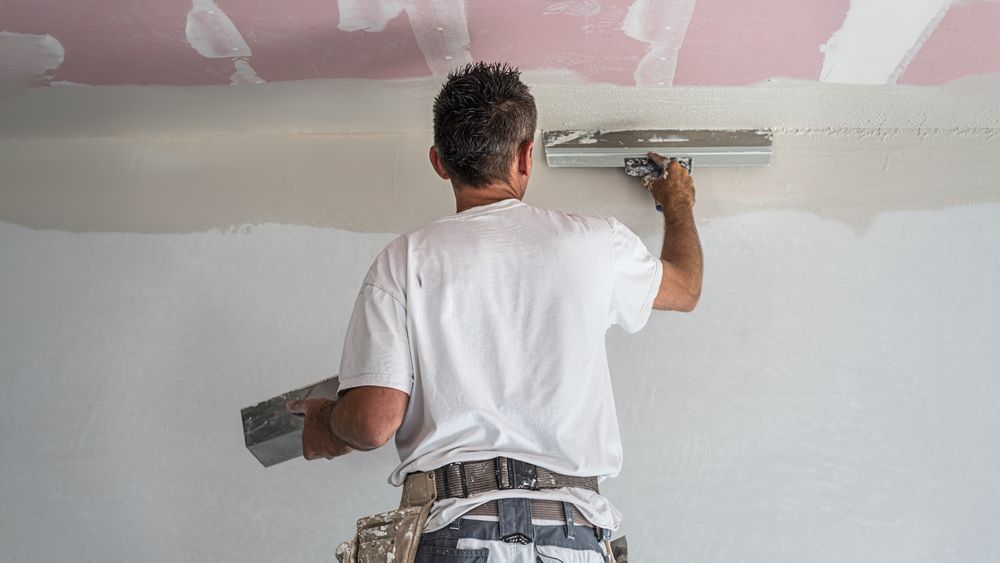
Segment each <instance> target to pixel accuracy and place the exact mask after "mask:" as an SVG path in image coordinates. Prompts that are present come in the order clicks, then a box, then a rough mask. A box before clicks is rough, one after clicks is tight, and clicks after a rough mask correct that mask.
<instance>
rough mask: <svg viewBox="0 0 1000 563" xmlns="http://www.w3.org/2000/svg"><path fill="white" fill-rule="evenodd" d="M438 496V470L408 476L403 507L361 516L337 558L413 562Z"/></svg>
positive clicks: (356, 562) (348, 562)
mask: <svg viewBox="0 0 1000 563" xmlns="http://www.w3.org/2000/svg"><path fill="white" fill-rule="evenodd" d="M436 498H437V488H436V487H435V482H434V472H428V473H419V472H418V473H411V474H409V475H407V476H406V481H405V482H404V483H403V495H402V499H401V500H400V503H399V508H398V509H396V510H390V511H389V512H383V513H381V514H375V515H373V516H365V517H364V518H360V519H358V529H357V533H356V534H355V535H354V538H353V539H352V540H350V541H346V542H344V543H342V544H340V547H338V548H337V560H338V561H340V563H412V562H413V560H414V559H416V557H417V546H418V545H419V544H420V535H421V533H423V530H424V524H425V523H426V522H427V516H428V514H430V511H431V505H432V504H433V503H434V500H435V499H436Z"/></svg>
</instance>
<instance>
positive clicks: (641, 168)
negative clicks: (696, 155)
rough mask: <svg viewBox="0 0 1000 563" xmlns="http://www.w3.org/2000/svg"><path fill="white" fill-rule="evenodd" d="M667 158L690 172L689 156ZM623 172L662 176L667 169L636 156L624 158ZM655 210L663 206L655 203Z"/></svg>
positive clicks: (632, 174)
mask: <svg viewBox="0 0 1000 563" xmlns="http://www.w3.org/2000/svg"><path fill="white" fill-rule="evenodd" d="M669 160H676V161H677V162H678V163H680V165H681V166H683V167H684V169H685V170H687V171H688V173H689V174H690V173H692V172H693V170H694V165H693V163H692V161H691V157H689V156H688V157H683V158H670V159H669ZM625 174H627V175H629V176H633V177H637V178H643V179H644V180H645V178H647V177H649V178H664V177H666V175H667V169H666V168H664V167H661V166H660V165H659V164H657V163H656V162H654V161H653V160H651V159H649V158H646V157H636V158H626V159H625ZM656 210H657V211H659V212H661V213H662V212H663V206H661V205H660V204H659V203H656Z"/></svg>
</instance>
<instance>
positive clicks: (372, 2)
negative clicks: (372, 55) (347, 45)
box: [337, 0, 406, 31]
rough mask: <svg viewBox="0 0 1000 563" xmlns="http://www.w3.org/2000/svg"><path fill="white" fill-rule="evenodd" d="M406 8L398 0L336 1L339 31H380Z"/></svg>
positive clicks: (404, 4)
mask: <svg viewBox="0 0 1000 563" xmlns="http://www.w3.org/2000/svg"><path fill="white" fill-rule="evenodd" d="M405 7H406V2H403V1H400V0H367V1H366V0H338V2H337V10H338V11H339V12H340V21H339V22H338V23H337V29H340V30H341V31H382V30H383V29H385V25H386V24H387V23H389V20H391V19H393V18H395V17H396V16H398V15H399V13H400V12H402V11H403V10H404V9H405Z"/></svg>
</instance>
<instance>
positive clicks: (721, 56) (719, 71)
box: [674, 0, 850, 85]
mask: <svg viewBox="0 0 1000 563" xmlns="http://www.w3.org/2000/svg"><path fill="white" fill-rule="evenodd" d="M849 4H850V2H849V0H743V1H733V0H698V3H697V4H695V8H694V15H693V16H692V18H691V24H690V26H688V31H687V36H686V37H685V39H684V44H683V46H682V48H681V53H680V57H679V59H678V62H677V73H676V75H675V77H674V84H675V85H684V84H688V85H690V84H707V85H742V84H751V83H754V82H758V81H761V80H765V79H768V78H772V77H787V78H803V79H811V80H815V79H817V78H818V77H819V72H820V69H821V68H822V66H823V53H821V52H820V49H819V48H820V45H822V44H823V43H825V42H826V41H827V40H828V39H829V38H830V36H831V35H832V34H833V33H834V32H835V31H836V30H837V29H838V28H840V25H841V24H842V23H843V21H844V16H845V15H846V13H847V8H848V6H849Z"/></svg>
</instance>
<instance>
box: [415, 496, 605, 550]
mask: <svg viewBox="0 0 1000 563" xmlns="http://www.w3.org/2000/svg"><path fill="white" fill-rule="evenodd" d="M497 502H498V507H499V512H500V516H499V521H498V522H492V521H484V520H473V519H471V518H462V517H459V518H458V519H456V520H455V521H453V522H451V523H450V524H449V525H448V526H445V527H444V528H441V529H440V530H436V531H434V532H430V533H426V534H423V535H421V536H420V545H419V546H418V547H417V558H416V561H415V563H559V562H561V563H609V558H608V554H607V551H606V549H605V546H606V545H607V544H606V543H605V541H604V540H605V539H607V538H608V537H610V531H609V530H604V529H597V530H596V531H595V530H594V528H589V527H585V526H580V525H574V523H573V522H572V518H571V519H570V521H569V522H568V523H566V524H564V525H541V524H538V523H536V521H533V520H532V519H531V500H530V499H526V498H513V499H500V500H499V501H497ZM517 534H519V536H518V537H520V538H521V540H522V541H523V542H526V543H516V542H505V541H503V540H502V539H501V538H504V537H507V538H510V537H511V536H515V535H517Z"/></svg>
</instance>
